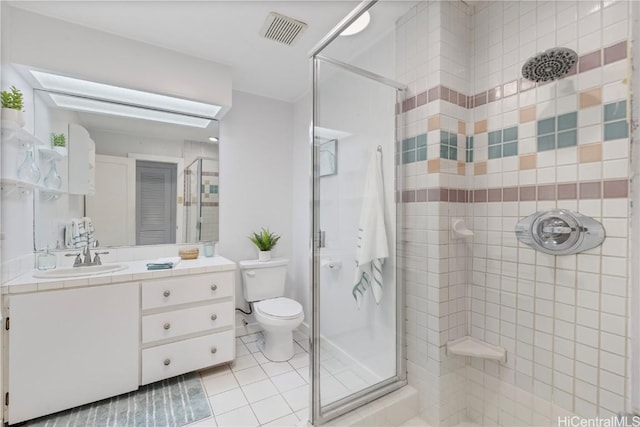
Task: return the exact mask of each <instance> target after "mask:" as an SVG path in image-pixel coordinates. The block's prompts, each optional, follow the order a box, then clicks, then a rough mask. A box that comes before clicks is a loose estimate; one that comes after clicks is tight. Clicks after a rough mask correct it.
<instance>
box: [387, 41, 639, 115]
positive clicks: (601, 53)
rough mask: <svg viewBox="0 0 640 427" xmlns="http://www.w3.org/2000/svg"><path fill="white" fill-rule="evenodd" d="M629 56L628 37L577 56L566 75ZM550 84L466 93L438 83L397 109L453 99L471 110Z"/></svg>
mask: <svg viewBox="0 0 640 427" xmlns="http://www.w3.org/2000/svg"><path fill="white" fill-rule="evenodd" d="M626 58H627V41H626V40H625V41H621V42H618V43H616V44H614V45H612V46H608V47H605V48H603V49H599V50H596V51H594V52H589V53H586V54H584V55H582V56H580V58H579V59H578V63H577V64H576V66H574V67H573V68H572V69H571V70H570V71H569V73H568V74H567V77H569V76H572V75H576V74H579V73H584V72H586V71H590V70H593V69H595V68H598V67H602V66H604V65H608V64H611V63H613V62H617V61H621V60H623V59H626ZM549 83H550V82H544V83H535V82H532V81H530V80H526V79H524V78H521V79H516V80H513V81H510V82H507V83H504V84H502V85H499V86H496V87H493V88H491V89H488V90H486V91H483V92H480V93H477V94H475V95H465V94H463V93H461V92H458V91H456V90H454V89H451V88H449V87H446V86H443V85H438V86H435V87H432V88H430V89H427V90H426V91H424V92H420V93H419V94H417V95H416V96H412V97H411V98H407V99H406V100H404V101H403V102H402V108H398V110H400V111H401V112H403V113H406V112H407V111H411V110H413V109H414V108H417V107H420V106H421V105H424V104H427V103H429V102H433V101H437V100H439V99H441V100H443V101H447V102H450V103H452V104H456V105H458V106H460V107H463V108H468V109H470V108H475V107H479V106H481V105H485V104H488V103H491V102H495V101H498V100H500V99H503V98H508V97H510V96H513V95H516V94H518V93H519V92H525V91H528V90H531V89H533V88H535V87H537V86H542V85H545V84H549Z"/></svg>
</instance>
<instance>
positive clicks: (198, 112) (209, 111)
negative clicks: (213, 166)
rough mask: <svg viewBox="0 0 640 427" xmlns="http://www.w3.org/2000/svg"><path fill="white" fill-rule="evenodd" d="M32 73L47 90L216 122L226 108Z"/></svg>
mask: <svg viewBox="0 0 640 427" xmlns="http://www.w3.org/2000/svg"><path fill="white" fill-rule="evenodd" d="M29 72H30V73H31V74H32V75H33V77H35V79H36V80H37V81H38V83H40V85H41V86H42V87H43V88H44V89H47V90H51V91H56V92H62V93H66V94H71V95H79V96H84V97H88V98H93V99H98V100H102V101H112V102H118V103H121V104H127V105H133V106H138V107H143V108H145V107H146V108H152V109H155V110H160V111H168V112H173V113H181V114H188V115H192V116H197V117H202V118H208V119H214V118H215V116H216V114H218V112H219V111H220V110H221V109H222V107H220V106H219V105H215V104H206V103H204V102H198V101H191V100H188V99H182V98H175V97H173V96H166V95H159V94H157V93H151V92H143V91H140V90H134V89H127V88H123V87H118V86H111V85H107V84H103V83H96V82H92V81H88V80H81V79H75V78H72V77H66V76H60V75H57V74H50V73H44V72H42V71H36V70H29Z"/></svg>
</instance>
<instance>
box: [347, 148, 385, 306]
mask: <svg viewBox="0 0 640 427" xmlns="http://www.w3.org/2000/svg"><path fill="white" fill-rule="evenodd" d="M381 162H382V153H380V152H379V151H377V150H376V152H375V153H374V155H373V156H372V158H371V162H370V163H369V169H368V170H367V178H366V181H365V187H364V200H363V201H362V210H361V211H360V223H359V227H358V241H357V247H356V271H355V277H354V282H353V283H354V285H353V290H352V291H351V293H352V294H353V297H354V298H355V300H356V304H357V306H358V308H360V303H361V301H362V297H363V296H364V292H365V291H366V290H367V289H368V288H369V287H371V289H372V292H373V296H374V298H375V300H376V303H377V304H380V300H381V299H382V285H383V283H382V264H383V263H384V259H385V258H387V257H388V256H389V244H388V242H387V229H386V226H385V223H384V183H383V181H382V164H381Z"/></svg>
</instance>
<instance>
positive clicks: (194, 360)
mask: <svg viewBox="0 0 640 427" xmlns="http://www.w3.org/2000/svg"><path fill="white" fill-rule="evenodd" d="M234 333H235V331H225V332H218V333H216V334H211V335H205V336H203V337H197V338H191V339H188V340H184V341H179V342H175V343H171V344H165V345H160V346H157V347H152V348H147V349H145V350H142V380H141V383H140V384H141V385H144V384H149V383H152V382H154V381H159V380H162V379H164V378H170V377H174V376H176V375H180V374H184V373H185V372H191V371H195V370H197V369H202V368H206V367H207V366H213V365H218V364H220V363H224V362H229V361H231V360H233V358H234V356H235V354H234V353H235V348H236V347H235V337H234Z"/></svg>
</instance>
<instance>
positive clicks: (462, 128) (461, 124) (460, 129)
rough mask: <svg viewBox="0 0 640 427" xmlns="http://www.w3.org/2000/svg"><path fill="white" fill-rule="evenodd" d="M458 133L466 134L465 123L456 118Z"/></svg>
mask: <svg viewBox="0 0 640 427" xmlns="http://www.w3.org/2000/svg"><path fill="white" fill-rule="evenodd" d="M458 133H459V134H462V135H466V133H467V123H466V122H464V121H462V120H458Z"/></svg>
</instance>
